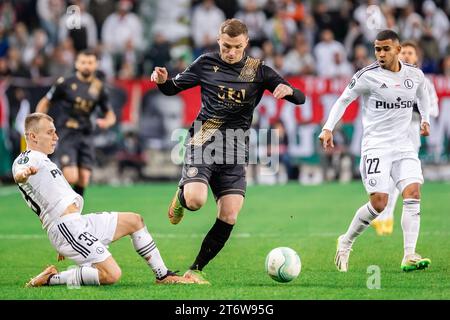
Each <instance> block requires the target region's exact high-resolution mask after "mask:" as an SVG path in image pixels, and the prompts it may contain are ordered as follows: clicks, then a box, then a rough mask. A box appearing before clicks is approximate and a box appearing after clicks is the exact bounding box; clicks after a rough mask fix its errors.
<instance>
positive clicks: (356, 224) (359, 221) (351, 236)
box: [342, 201, 378, 247]
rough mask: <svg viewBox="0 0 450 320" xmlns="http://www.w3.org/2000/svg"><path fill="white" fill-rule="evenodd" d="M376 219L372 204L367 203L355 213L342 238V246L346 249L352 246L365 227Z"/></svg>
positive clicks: (376, 215) (376, 213)
mask: <svg viewBox="0 0 450 320" xmlns="http://www.w3.org/2000/svg"><path fill="white" fill-rule="evenodd" d="M376 217H378V212H377V211H376V210H375V209H374V208H373V207H372V204H371V203H370V201H369V202H367V203H366V204H365V205H363V206H362V207H361V208H359V209H358V210H357V211H356V214H355V216H354V218H353V220H352V222H351V223H350V226H349V227H348V230H347V232H346V233H345V235H344V237H343V238H342V244H343V245H346V246H348V247H351V246H352V245H353V241H355V239H356V237H358V236H359V235H360V234H361V233H362V232H363V231H364V230H366V229H367V227H368V226H369V225H370V222H371V221H372V220H373V219H375V218H376Z"/></svg>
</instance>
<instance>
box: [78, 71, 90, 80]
mask: <svg viewBox="0 0 450 320" xmlns="http://www.w3.org/2000/svg"><path fill="white" fill-rule="evenodd" d="M80 74H81V76H82V77H83V78H84V79H89V78H90V77H91V76H92V72H90V71H87V70H83V71H80Z"/></svg>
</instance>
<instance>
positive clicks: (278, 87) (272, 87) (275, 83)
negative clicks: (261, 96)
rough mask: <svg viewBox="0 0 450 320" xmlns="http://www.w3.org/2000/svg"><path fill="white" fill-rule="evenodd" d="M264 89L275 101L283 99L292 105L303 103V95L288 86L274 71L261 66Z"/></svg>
mask: <svg viewBox="0 0 450 320" xmlns="http://www.w3.org/2000/svg"><path fill="white" fill-rule="evenodd" d="M262 72H263V77H264V86H265V89H267V90H269V91H270V92H272V95H273V96H274V97H275V98H277V99H285V100H287V101H289V102H291V103H293V104H303V103H305V94H304V93H303V92H301V91H300V90H298V89H297V88H294V87H292V86H290V85H289V83H288V82H287V81H286V80H284V79H283V78H282V77H281V76H280V75H279V74H278V73H277V72H276V71H275V70H273V69H272V68H271V67H269V66H267V65H263V66H262Z"/></svg>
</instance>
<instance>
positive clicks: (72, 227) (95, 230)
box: [48, 212, 118, 266]
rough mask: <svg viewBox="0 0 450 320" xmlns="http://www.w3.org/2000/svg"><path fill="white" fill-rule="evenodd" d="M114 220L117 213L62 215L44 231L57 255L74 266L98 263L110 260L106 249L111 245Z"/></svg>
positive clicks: (115, 225)
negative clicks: (73, 263) (71, 262)
mask: <svg viewBox="0 0 450 320" xmlns="http://www.w3.org/2000/svg"><path fill="white" fill-rule="evenodd" d="M117 217H118V214H117V212H102V213H90V214H83V215H80V214H79V213H72V214H69V215H65V216H63V217H61V218H60V219H58V220H57V221H56V222H55V224H54V225H53V226H52V227H51V228H50V229H49V230H48V237H49V239H50V242H51V244H52V245H53V247H54V248H55V249H56V251H58V253H59V254H61V255H63V256H64V257H66V258H68V259H71V260H73V261H74V262H75V263H76V264H77V265H79V266H84V265H91V264H93V263H99V262H102V261H105V260H106V259H107V258H108V257H109V256H111V253H110V252H109V251H108V248H107V245H108V244H110V243H111V242H112V241H113V238H114V233H115V232H116V228H117Z"/></svg>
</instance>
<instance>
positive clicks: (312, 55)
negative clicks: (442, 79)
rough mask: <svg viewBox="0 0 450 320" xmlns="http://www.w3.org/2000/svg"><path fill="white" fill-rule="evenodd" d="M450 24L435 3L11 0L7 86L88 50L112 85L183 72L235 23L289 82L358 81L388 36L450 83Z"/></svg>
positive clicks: (0, 32) (0, 40)
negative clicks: (414, 48)
mask: <svg viewBox="0 0 450 320" xmlns="http://www.w3.org/2000/svg"><path fill="white" fill-rule="evenodd" d="M449 14H450V1H430V0H426V1H407V0H386V1H376V0H368V1H350V0H328V1H320V0H306V1H302V0H170V1H163V0H141V1H138V0H134V1H133V0H120V1H113V0H67V1H64V0H37V1H36V0H20V1H19V0H15V1H14V0H4V1H1V4H0V76H5V75H8V74H10V75H14V76H17V77H26V78H31V79H33V80H36V81H39V78H42V77H47V76H60V75H65V74H68V73H70V72H71V71H72V70H73V62H74V58H75V54H76V52H77V51H79V50H81V49H85V48H92V49H95V50H96V51H97V52H98V55H99V57H101V66H100V68H101V70H102V71H103V72H105V74H106V75H107V77H108V78H122V79H127V78H136V77H142V76H148V75H149V73H150V72H151V70H152V68H153V66H155V65H164V66H168V67H170V69H171V71H172V73H174V72H178V71H180V70H183V69H184V68H185V67H186V65H187V64H189V63H190V62H192V61H193V59H195V58H196V57H197V56H199V55H200V54H201V53H203V52H205V51H208V50H211V49H215V48H216V37H217V30H218V28H219V26H220V24H221V23H222V22H223V21H224V20H225V19H226V18H232V17H236V18H239V19H241V20H242V21H244V22H245V23H246V24H247V26H248V28H249V35H250V40H251V41H250V44H251V46H250V48H249V53H250V54H251V55H253V56H255V57H259V58H262V59H264V60H265V61H266V63H268V64H269V65H270V66H272V67H274V68H275V69H276V70H277V71H278V72H279V73H280V74H282V75H305V74H310V75H318V76H326V77H338V76H351V75H352V74H353V73H354V72H355V71H357V70H358V69H360V68H361V67H363V66H365V65H367V64H369V63H370V62H371V61H373V59H374V58H373V50H372V46H373V44H372V42H373V40H374V37H375V35H376V33H377V31H378V30H379V29H384V28H390V29H393V30H395V31H397V32H398V33H399V34H400V36H401V37H402V39H413V40H416V41H417V42H418V43H419V46H420V48H421V49H422V60H423V62H422V66H421V67H422V69H423V71H424V72H425V73H434V74H444V75H450V46H449V43H450V42H449V39H450V37H449V29H450V23H449Z"/></svg>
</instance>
